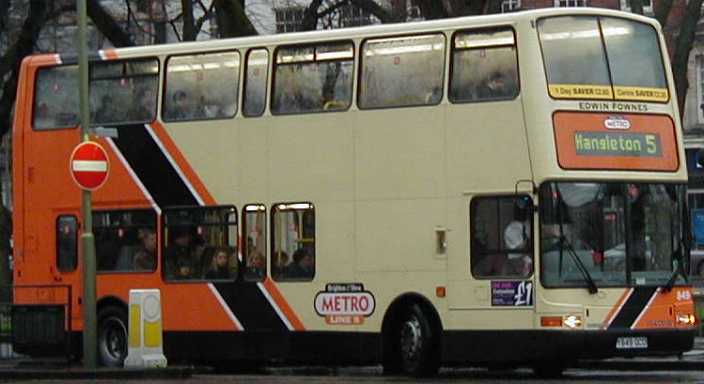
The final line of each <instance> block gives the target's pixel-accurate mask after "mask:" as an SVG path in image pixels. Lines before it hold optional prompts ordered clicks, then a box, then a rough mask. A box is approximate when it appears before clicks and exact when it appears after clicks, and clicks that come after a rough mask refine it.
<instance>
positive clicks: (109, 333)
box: [98, 307, 127, 367]
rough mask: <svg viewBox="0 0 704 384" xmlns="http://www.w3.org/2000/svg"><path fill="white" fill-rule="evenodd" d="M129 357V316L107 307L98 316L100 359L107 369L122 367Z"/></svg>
mask: <svg viewBox="0 0 704 384" xmlns="http://www.w3.org/2000/svg"><path fill="white" fill-rule="evenodd" d="M126 357H127V314H126V313H125V310H124V309H122V308H118V307H107V308H104V309H102V310H101V311H100V312H99V314H98V358H99V359H100V363H101V365H103V366H106V367H121V366H122V364H123V363H124V361H125V358H126Z"/></svg>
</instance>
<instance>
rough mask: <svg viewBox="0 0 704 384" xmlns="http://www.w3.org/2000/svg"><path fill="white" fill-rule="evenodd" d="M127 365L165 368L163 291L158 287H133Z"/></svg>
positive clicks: (130, 366)
mask: <svg viewBox="0 0 704 384" xmlns="http://www.w3.org/2000/svg"><path fill="white" fill-rule="evenodd" d="M127 340H128V342H127V345H128V350H127V358H126V359H125V367H126V368H145V367H146V368H163V367H166V364H167V362H166V356H164V349H163V346H162V329H161V294H160V293H159V290H158V289H131V290H130V311H129V335H128V338H127Z"/></svg>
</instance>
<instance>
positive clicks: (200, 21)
mask: <svg viewBox="0 0 704 384" xmlns="http://www.w3.org/2000/svg"><path fill="white" fill-rule="evenodd" d="M201 4H202V3H201ZM214 7H215V4H214V3H211V4H210V8H209V9H203V11H204V12H205V14H203V16H202V17H199V18H198V20H196V25H195V33H196V36H198V34H200V32H201V29H203V24H204V23H205V22H206V21H208V20H210V17H211V16H212V14H213V9H214Z"/></svg>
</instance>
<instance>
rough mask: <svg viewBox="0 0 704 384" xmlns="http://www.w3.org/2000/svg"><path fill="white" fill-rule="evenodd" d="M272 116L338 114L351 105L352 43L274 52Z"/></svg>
mask: <svg viewBox="0 0 704 384" xmlns="http://www.w3.org/2000/svg"><path fill="white" fill-rule="evenodd" d="M275 64H276V69H275V70H274V89H273V91H272V100H271V112H272V113H273V114H291V113H303V112H322V111H339V110H345V109H347V108H349V106H350V104H351V102H352V75H353V71H352V68H353V66H354V47H353V45H352V43H335V44H325V45H317V46H297V47H284V48H280V49H278V50H277V51H276V63H275Z"/></svg>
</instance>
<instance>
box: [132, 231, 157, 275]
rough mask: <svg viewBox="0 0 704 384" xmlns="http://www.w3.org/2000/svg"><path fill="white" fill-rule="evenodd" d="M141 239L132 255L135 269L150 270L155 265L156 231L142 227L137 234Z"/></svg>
mask: <svg viewBox="0 0 704 384" xmlns="http://www.w3.org/2000/svg"><path fill="white" fill-rule="evenodd" d="M138 236H139V237H140V238H141V240H142V245H140V246H139V247H138V248H137V250H135V252H134V255H133V257H132V263H133V268H134V270H136V271H152V270H154V267H155V266H156V233H154V229H153V228H142V229H140V230H139V235H138Z"/></svg>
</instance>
